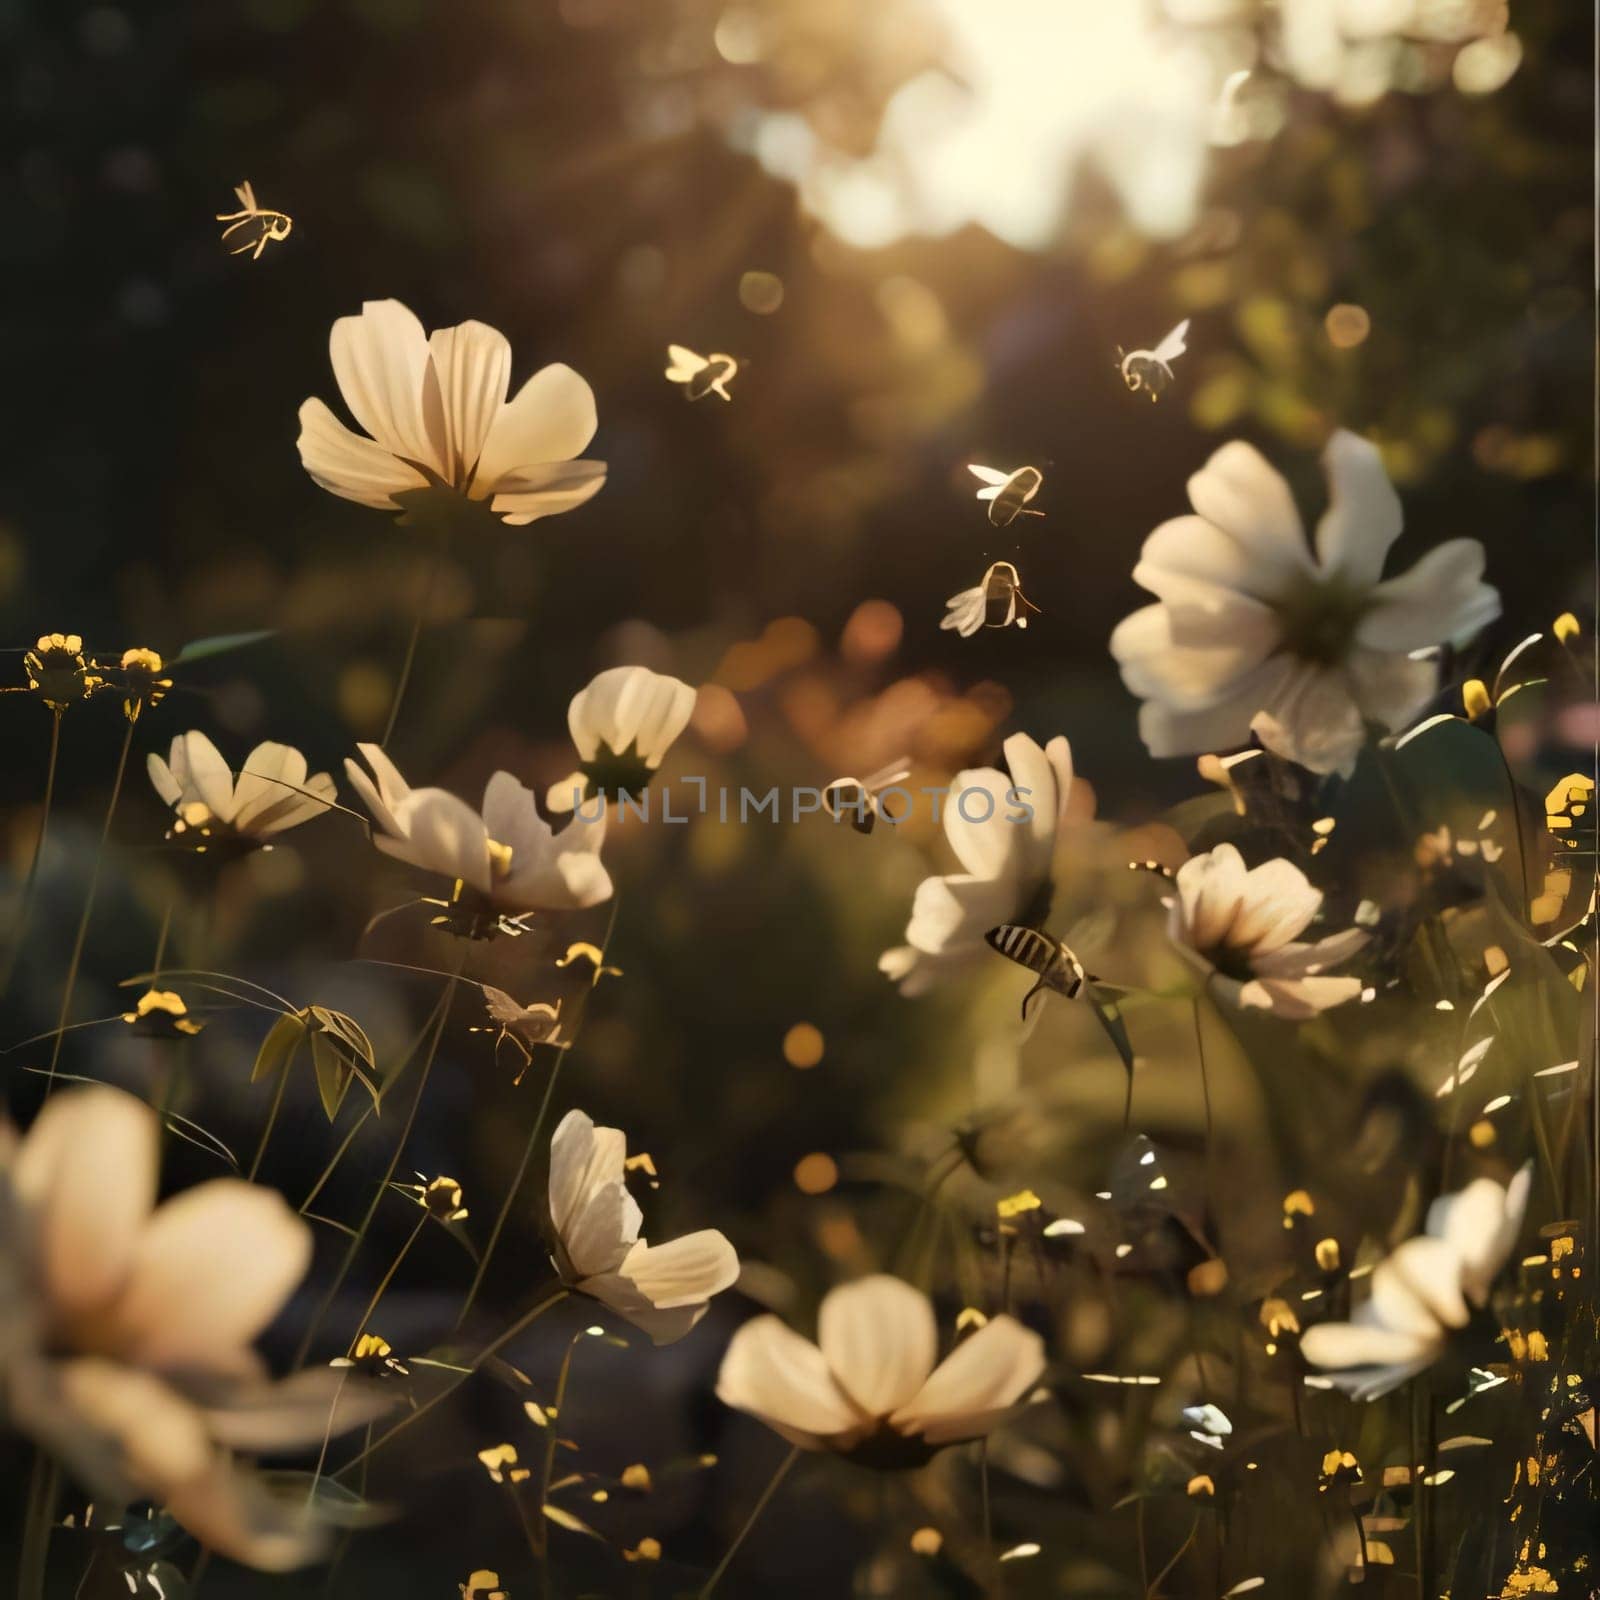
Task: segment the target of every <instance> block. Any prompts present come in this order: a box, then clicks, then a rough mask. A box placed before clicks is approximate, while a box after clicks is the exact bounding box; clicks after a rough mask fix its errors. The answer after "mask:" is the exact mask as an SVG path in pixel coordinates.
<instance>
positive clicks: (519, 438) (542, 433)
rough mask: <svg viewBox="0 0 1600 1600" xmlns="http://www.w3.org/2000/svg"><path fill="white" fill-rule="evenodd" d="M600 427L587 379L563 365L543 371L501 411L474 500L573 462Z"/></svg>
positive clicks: (480, 460)
mask: <svg viewBox="0 0 1600 1600" xmlns="http://www.w3.org/2000/svg"><path fill="white" fill-rule="evenodd" d="M597 426H598V418H597V415H596V412H595V404H594V391H593V390H592V389H591V388H590V387H589V385H588V384H587V383H586V382H585V381H584V379H582V378H581V377H579V375H578V374H577V373H576V372H574V371H573V370H572V368H571V367H569V366H566V365H564V364H563V363H560V362H556V363H553V364H552V365H550V366H548V367H542V368H540V370H539V371H538V372H536V373H534V375H533V376H532V377H531V378H529V379H528V381H527V382H526V383H525V384H523V386H522V387H521V388H520V389H519V390H518V391H517V393H516V395H515V396H514V397H513V398H512V400H511V401H510V403H509V404H507V405H503V406H501V407H500V409H499V411H498V412H496V414H495V417H494V420H493V422H492V423H491V424H490V426H489V431H488V434H487V435H486V437H485V438H484V441H483V451H482V453H481V455H480V456H479V457H478V470H477V475H476V478H475V480H474V483H473V493H474V495H478V496H481V495H488V494H494V493H496V492H498V491H499V490H500V488H501V480H502V479H505V478H509V477H512V476H516V475H525V474H527V473H528V472H529V470H530V469H532V468H536V467H542V466H546V465H548V464H549V463H551V462H557V461H570V460H571V459H572V458H573V457H574V456H576V455H578V454H579V452H580V451H582V450H583V448H584V446H585V445H587V444H588V442H589V441H590V440H591V439H592V438H593V437H594V431H595V428H596V427H597ZM597 487H598V485H597ZM591 492H592V491H591Z"/></svg>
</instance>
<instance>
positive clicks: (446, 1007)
mask: <svg viewBox="0 0 1600 1600" xmlns="http://www.w3.org/2000/svg"><path fill="white" fill-rule="evenodd" d="M465 960H466V951H465V949H463V951H462V953H461V961H460V962H458V963H457V970H456V972H455V973H453V974H452V975H451V977H450V981H449V982H448V983H447V984H446V985H445V988H444V993H443V994H442V995H440V996H439V1003H438V1006H437V1008H436V1017H437V1020H436V1023H435V1026H434V1030H433V1038H432V1039H431V1040H430V1041H429V1044H428V1053H427V1055H425V1056H424V1057H423V1059H422V1071H421V1072H420V1073H419V1074H418V1076H417V1087H416V1090H415V1091H414V1092H413V1094H412V1096H411V1105H410V1107H409V1109H408V1110H407V1111H406V1120H405V1122H404V1123H403V1124H402V1125H401V1128H400V1136H399V1138H397V1139H396V1140H395V1143H394V1149H393V1151H392V1152H391V1153H390V1156H389V1165H388V1166H387V1167H386V1168H385V1169H384V1174H383V1177H382V1178H381V1179H380V1180H379V1182H378V1186H377V1187H376V1188H375V1189H374V1190H373V1191H372V1199H371V1200H369V1201H368V1202H367V1209H366V1212H365V1213H364V1214H363V1216H362V1218H361V1223H360V1226H359V1227H358V1228H357V1229H356V1232H355V1237H354V1238H352V1239H351V1241H350V1243H349V1246H348V1247H347V1248H346V1250H345V1253H344V1259H343V1260H342V1261H341V1262H340V1263H339V1270H338V1271H337V1272H336V1273H335V1274H334V1278H333V1282H332V1283H330V1284H329V1285H328V1288H327V1292H326V1293H325V1294H324V1295H323V1297H322V1300H321V1302H320V1303H319V1305H318V1306H317V1309H316V1313H315V1315H314V1316H313V1317H312V1319H311V1322H310V1325H309V1326H308V1327H307V1328H306V1331H305V1335H304V1337H303V1338H302V1339H301V1340H300V1348H299V1349H298V1350H297V1351H296V1352H295V1358H294V1364H295V1365H296V1366H297V1367H298V1366H301V1365H302V1364H303V1363H304V1361H305V1359H306V1356H307V1354H308V1353H309V1351H310V1349H311V1345H312V1343H313V1341H314V1340H315V1339H316V1336H317V1334H318V1332H319V1331H320V1330H321V1328H322V1322H323V1318H324V1317H326V1316H327V1314H328V1309H329V1307H331V1306H332V1304H333V1302H334V1297H335V1296H336V1295H337V1294H338V1293H339V1290H340V1289H341V1288H342V1287H343V1286H344V1280H345V1279H346V1278H347V1277H348V1276H349V1274H350V1268H351V1267H352V1266H354V1265H355V1259H356V1257H357V1256H358V1255H359V1254H360V1253H361V1246H362V1245H363V1244H364V1243H365V1242H366V1237H367V1230H368V1229H369V1228H371V1226H372V1220H373V1218H374V1217H376V1216H377V1214H378V1207H379V1206H380V1205H381V1204H382V1203H383V1197H384V1194H385V1193H386V1192H387V1190H388V1188H389V1185H390V1183H391V1182H393V1180H394V1174H395V1168H396V1167H398V1166H399V1165H400V1157H401V1156H402V1155H403V1154H404V1153H405V1148H406V1145H407V1143H408V1142H409V1140H410V1138H411V1130H412V1128H413V1127H414V1126H415V1125H416V1120H417V1112H418V1111H419V1110H420V1109H421V1107H422V1097H423V1094H424V1093H425V1092H426V1090H427V1087H428V1078H429V1076H430V1074H431V1073H432V1072H433V1063H434V1059H435V1058H436V1057H437V1056H438V1054H439V1041H440V1039H442V1038H443V1037H444V1028H445V1023H446V1022H448V1021H449V1019H450V1000H451V996H453V995H454V993H455V988H456V982H457V979H458V978H459V976H460V966H461V964H462V963H464V962H465Z"/></svg>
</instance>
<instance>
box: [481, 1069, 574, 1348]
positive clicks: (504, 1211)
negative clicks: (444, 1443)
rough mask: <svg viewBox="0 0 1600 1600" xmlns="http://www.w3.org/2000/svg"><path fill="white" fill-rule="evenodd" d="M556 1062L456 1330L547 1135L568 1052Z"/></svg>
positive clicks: (484, 1273) (484, 1249)
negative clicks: (540, 1142)
mask: <svg viewBox="0 0 1600 1600" xmlns="http://www.w3.org/2000/svg"><path fill="white" fill-rule="evenodd" d="M555 1054H556V1058H555V1060H554V1061H553V1062H552V1063H551V1064H550V1076H549V1077H548V1078H547V1079H546V1080H545V1085H544V1098H543V1099H542V1100H541V1101H540V1102H539V1111H538V1114H537V1115H536V1116H535V1117H534V1119H533V1126H532V1128H530V1129H529V1131H528V1142H527V1143H526V1144H525V1145H524V1146H523V1147H522V1159H521V1160H520V1161H519V1162H518V1163H517V1171H516V1175H515V1176H514V1177H513V1178H512V1180H511V1187H510V1188H509V1189H507V1190H506V1197H505V1199H504V1200H503V1201H502V1202H501V1203H500V1211H499V1214H498V1215H497V1216H496V1217H495V1219H494V1226H493V1227H492V1228H491V1229H490V1230H489V1240H488V1243H487V1244H485V1245H484V1247H483V1254H482V1255H481V1256H480V1257H479V1258H478V1268H477V1271H476V1272H474V1273H473V1275H472V1283H471V1285H470V1286H469V1287H468V1289H467V1297H466V1299H465V1300H463V1301H462V1302H461V1310H460V1312H459V1313H458V1314H457V1316H456V1323H455V1325H456V1327H457V1328H460V1327H461V1326H462V1325H463V1324H464V1323H465V1322H466V1320H467V1317H468V1315H469V1314H470V1313H471V1311H472V1307H473V1304H474V1302H475V1301H476V1300H477V1298H478V1291H479V1290H480V1289H481V1288H482V1287H483V1280H484V1277H485V1276H486V1275H487V1273H488V1271H489V1260H490V1257H492V1256H493V1255H494V1252H495V1246H496V1245H498V1244H499V1243H500V1234H501V1232H502V1231H503V1230H504V1228H505V1225H506V1219H507V1218H508V1217H509V1216H510V1215H511V1207H512V1205H513V1203H514V1202H515V1201H516V1198H517V1196H518V1195H519V1194H521V1193H522V1185H523V1182H524V1181H525V1180H526V1178H527V1176H528V1168H529V1166H530V1165H532V1162H533V1152H534V1148H535V1146H537V1144H538V1143H539V1136H540V1134H542V1133H543V1132H544V1124H545V1118H546V1117H547V1116H548V1115H549V1113H550V1101H551V1098H552V1096H553V1095H554V1094H555V1088H556V1079H557V1077H559V1076H560V1073H561V1063H562V1061H563V1060H565V1058H566V1055H567V1052H566V1051H565V1050H557V1051H556V1053H555Z"/></svg>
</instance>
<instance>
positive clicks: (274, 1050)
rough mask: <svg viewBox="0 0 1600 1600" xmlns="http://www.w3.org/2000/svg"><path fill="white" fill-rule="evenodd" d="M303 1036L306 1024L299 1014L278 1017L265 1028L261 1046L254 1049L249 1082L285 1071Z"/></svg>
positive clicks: (255, 1081)
mask: <svg viewBox="0 0 1600 1600" xmlns="http://www.w3.org/2000/svg"><path fill="white" fill-rule="evenodd" d="M305 1036H306V1026H305V1023H304V1022H303V1021H301V1019H300V1017H299V1016H283V1017H279V1018H278V1020H277V1021H276V1022H274V1023H273V1025H272V1026H271V1027H270V1028H269V1029H268V1030H267V1036H266V1038H265V1039H263V1040H262V1041H261V1048H260V1049H259V1050H257V1051H256V1064H255V1065H254V1066H253V1067H252V1068H251V1069H250V1081H251V1083H257V1082H259V1081H260V1080H261V1079H262V1078H268V1077H273V1076H275V1075H276V1074H278V1073H280V1072H287V1071H288V1070H289V1063H290V1062H291V1061H292V1060H293V1059H294V1053H295V1051H296V1050H298V1049H299V1048H300V1045H301V1044H302V1042H303V1041H304V1039H305Z"/></svg>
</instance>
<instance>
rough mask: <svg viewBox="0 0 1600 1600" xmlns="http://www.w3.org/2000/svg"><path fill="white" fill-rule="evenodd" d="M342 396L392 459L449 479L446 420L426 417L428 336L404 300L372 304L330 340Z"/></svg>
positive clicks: (341, 323) (336, 328)
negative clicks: (443, 432) (430, 422)
mask: <svg viewBox="0 0 1600 1600" xmlns="http://www.w3.org/2000/svg"><path fill="white" fill-rule="evenodd" d="M328 354H329V356H330V358H331V359H332V362H333V375H334V378H335V379H336V380H337V382H338V384H339V393H340V394H341V395H343V396H344V403H345V404H346V405H347V406H348V407H349V408H350V414H351V416H353V417H354V418H355V419H356V421H357V422H358V423H359V424H360V425H361V426H362V427H363V428H365V429H366V431H367V432H368V433H369V434H370V435H371V436H372V438H374V439H375V440H377V442H378V443H379V444H380V445H382V446H383V447H384V449H385V450H387V451H389V452H390V453H391V454H392V455H396V456H399V457H401V459H402V460H404V461H409V462H413V463H415V464H416V465H417V466H420V467H426V468H427V469H428V470H429V471H430V472H433V473H435V474H437V475H438V476H440V477H446V476H447V475H446V473H445V464H444V456H443V448H442V447H443V442H444V441H443V438H442V437H441V433H442V418H441V419H436V420H435V424H434V426H433V427H430V426H429V420H428V418H427V416H426V414H425V411H426V408H425V405H424V391H425V389H426V386H427V381H428V376H429V372H430V364H429V359H428V336H427V334H426V333H424V332H423V328H422V324H421V323H420V322H419V321H418V320H417V318H416V316H415V315H414V314H413V313H412V312H411V311H410V310H408V309H407V308H406V307H405V306H403V305H402V304H401V303H400V302H399V301H398V300H368V301H367V302H366V303H365V304H364V305H363V306H362V308H361V312H360V315H359V316H354V317H340V318H339V319H338V320H337V321H336V322H335V323H334V325H333V331H332V333H331V334H330V335H329V338H328Z"/></svg>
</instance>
